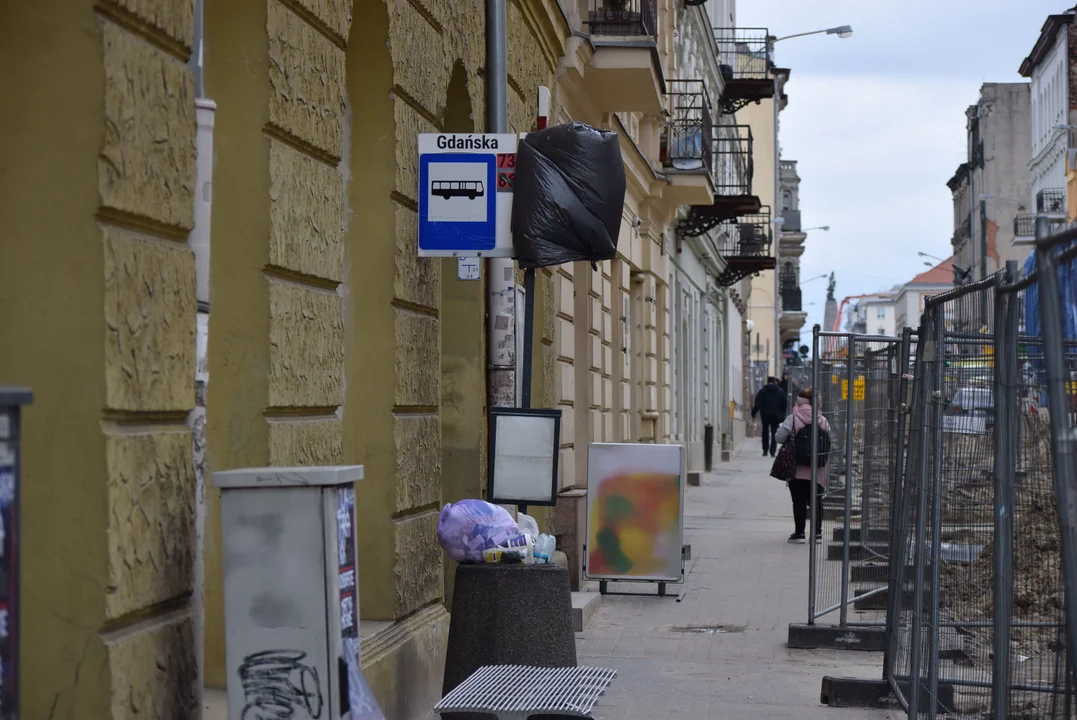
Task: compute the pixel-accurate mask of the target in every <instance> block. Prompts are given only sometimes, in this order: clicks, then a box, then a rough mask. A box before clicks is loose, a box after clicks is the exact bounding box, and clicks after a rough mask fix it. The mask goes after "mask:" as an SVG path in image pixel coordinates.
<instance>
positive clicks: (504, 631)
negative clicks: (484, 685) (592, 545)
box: [442, 565, 576, 720]
mask: <svg viewBox="0 0 1077 720" xmlns="http://www.w3.org/2000/svg"><path fill="white" fill-rule="evenodd" d="M484 665H530V666H534V667H576V635H575V633H574V632H573V630H572V593H571V590H570V589H569V579H568V570H567V569H565V568H563V567H558V566H556V565H461V566H459V567H458V568H457V569H456V585H455V591H454V594H453V612H452V620H451V621H450V623H449V644H448V648H447V650H446V656H445V683H444V685H443V686H442V695H447V694H449V692H451V691H452V690H453V689H454V688H456V686H457V685H459V684H460V683H462V682H463V681H464V680H466V679H467V678H468V677H470V676H471V674H472V673H474V672H475V671H476V670H478V669H479V668H480V667H482V666H484ZM488 717H489V716H487V715H483V714H472V713H446V714H445V715H442V718H444V719H445V720H488Z"/></svg>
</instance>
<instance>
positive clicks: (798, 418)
mask: <svg viewBox="0 0 1077 720" xmlns="http://www.w3.org/2000/svg"><path fill="white" fill-rule="evenodd" d="M816 417H818V418H819V429H820V430H821V431H823V432H827V433H829V432H830V423H828V422H827V421H826V418H825V417H823V414H822V413H816ZM811 424H812V389H811V388H808V389H806V390H801V391H800V393H798V394H797V402H796V405H795V406H794V407H793V414H792V415H790V416H789V417H787V418H786V419H785V422H783V423H782V424H781V426H779V427H778V433H777V435H776V436H775V440H776V441H777V442H778V446H779V447H781V445H782V444H784V443H785V441H786V440H789V439H790V438H795V437H796V435H797V433H798V432H800V430H802V429H803V428H806V427H810V426H811ZM809 432H810V431H809ZM816 473H817V480H818V483H817V485H816V492H817V493H818V496H817V497H816V505H815V527H814V528H813V530H814V531H815V542H822V538H823V522H822V520H823V501H822V494H823V492H824V491H825V490H826V468H825V467H821V468H818V469H817V471H816ZM787 484H788V485H789V495H790V496H792V498H793V523H794V531H793V534H792V535H790V536H789V542H791V543H801V544H803V543H805V542H807V540H806V538H805V536H804V525H805V524H806V523H807V520H808V509H809V508H810V507H811V465H799V464H798V465H797V475H796V480H790V481H789V482H788V483H787Z"/></svg>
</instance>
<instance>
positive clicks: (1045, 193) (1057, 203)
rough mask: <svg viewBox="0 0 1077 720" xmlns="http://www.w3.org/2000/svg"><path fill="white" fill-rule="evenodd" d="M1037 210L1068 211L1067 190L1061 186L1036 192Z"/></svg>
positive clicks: (1049, 211) (1042, 211) (1044, 211)
mask: <svg viewBox="0 0 1077 720" xmlns="http://www.w3.org/2000/svg"><path fill="white" fill-rule="evenodd" d="M1036 212H1038V213H1064V212H1066V191H1065V190H1062V189H1060V188H1044V189H1043V190H1040V191H1039V192H1038V193H1036Z"/></svg>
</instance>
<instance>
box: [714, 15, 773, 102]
mask: <svg viewBox="0 0 1077 720" xmlns="http://www.w3.org/2000/svg"><path fill="white" fill-rule="evenodd" d="M714 43H715V47H716V50H717V52H718V63H719V69H720V70H721V72H722V80H723V81H724V82H725V92H724V93H723V94H722V98H721V105H722V112H723V113H726V114H729V115H731V114H733V113H735V112H736V111H737V110H739V109H740V108H742V107H744V106H745V105H747V104H748V103H750V102H759V101H760V100H764V99H766V98H772V97H774V80H773V78H771V76H770V71H771V69H772V68H773V66H774V63H773V62H772V60H771V43H770V33H769V32H768V31H767V29H766V28H714Z"/></svg>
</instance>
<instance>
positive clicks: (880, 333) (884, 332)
mask: <svg viewBox="0 0 1077 720" xmlns="http://www.w3.org/2000/svg"><path fill="white" fill-rule="evenodd" d="M885 334H886V328H883V327H881V328H879V335H885ZM808 447H809V448H811V446H810V445H809V446H808Z"/></svg>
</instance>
